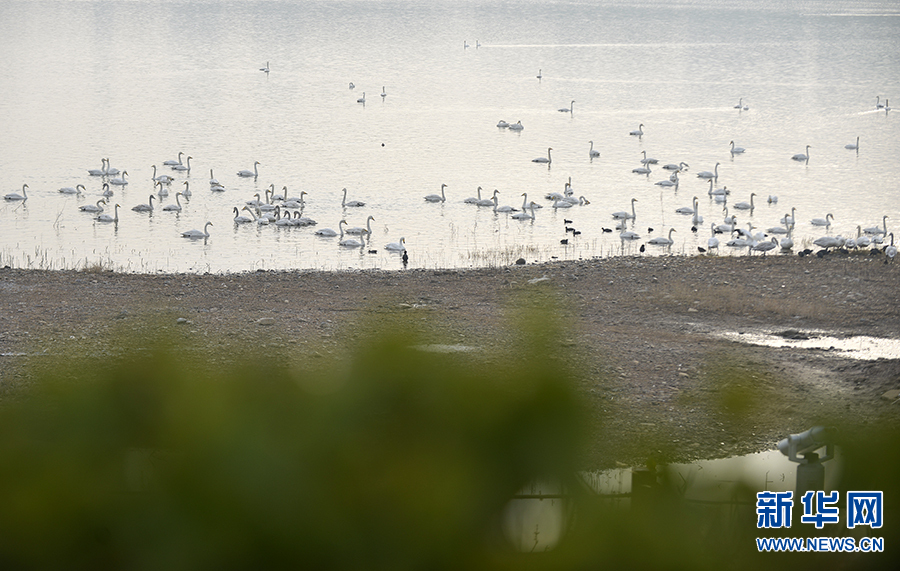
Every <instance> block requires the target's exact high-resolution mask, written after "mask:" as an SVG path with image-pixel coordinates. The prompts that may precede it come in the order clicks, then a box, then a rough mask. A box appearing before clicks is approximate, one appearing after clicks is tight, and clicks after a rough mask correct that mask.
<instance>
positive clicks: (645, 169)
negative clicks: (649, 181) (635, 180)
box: [631, 165, 650, 176]
mask: <svg viewBox="0 0 900 571" xmlns="http://www.w3.org/2000/svg"><path fill="white" fill-rule="evenodd" d="M631 172H633V173H635V174H645V175H647V176H650V167H648V166H647V165H643V166H640V167H636V168H633V169H631Z"/></svg>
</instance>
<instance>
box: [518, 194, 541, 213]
mask: <svg viewBox="0 0 900 571" xmlns="http://www.w3.org/2000/svg"><path fill="white" fill-rule="evenodd" d="M532 204H534V203H533V202H532ZM534 207H535V208H543V206H541V205H540V204H535V205H534ZM527 209H528V193H527V192H523V193H522V212H525V211H526V210H527Z"/></svg>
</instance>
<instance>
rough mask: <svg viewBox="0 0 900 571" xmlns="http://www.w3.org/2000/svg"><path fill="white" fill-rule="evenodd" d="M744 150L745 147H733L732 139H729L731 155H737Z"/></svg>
mask: <svg viewBox="0 0 900 571" xmlns="http://www.w3.org/2000/svg"><path fill="white" fill-rule="evenodd" d="M746 150H747V149H745V148H744V147H735V146H734V141H731V154H732V155H739V154H741V153H743V152H745V151H746Z"/></svg>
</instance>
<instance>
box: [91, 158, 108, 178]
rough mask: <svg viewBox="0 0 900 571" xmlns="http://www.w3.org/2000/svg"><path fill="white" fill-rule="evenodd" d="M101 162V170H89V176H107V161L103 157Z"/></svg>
mask: <svg viewBox="0 0 900 571" xmlns="http://www.w3.org/2000/svg"><path fill="white" fill-rule="evenodd" d="M100 162H101V163H102V164H101V165H100V168H99V169H88V174H89V175H91V176H103V175H105V174H106V159H105V158H103V157H101V158H100Z"/></svg>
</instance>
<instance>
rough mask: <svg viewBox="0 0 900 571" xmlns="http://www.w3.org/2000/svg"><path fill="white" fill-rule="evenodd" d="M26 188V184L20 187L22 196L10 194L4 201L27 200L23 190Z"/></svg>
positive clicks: (15, 193) (14, 193)
mask: <svg viewBox="0 0 900 571" xmlns="http://www.w3.org/2000/svg"><path fill="white" fill-rule="evenodd" d="M26 188H28V185H27V184H23V185H22V194H19V193H18V192H10V193H9V194H7V195H6V196H4V197H3V198H4V200H28V195H27V194H25V189H26Z"/></svg>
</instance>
